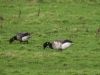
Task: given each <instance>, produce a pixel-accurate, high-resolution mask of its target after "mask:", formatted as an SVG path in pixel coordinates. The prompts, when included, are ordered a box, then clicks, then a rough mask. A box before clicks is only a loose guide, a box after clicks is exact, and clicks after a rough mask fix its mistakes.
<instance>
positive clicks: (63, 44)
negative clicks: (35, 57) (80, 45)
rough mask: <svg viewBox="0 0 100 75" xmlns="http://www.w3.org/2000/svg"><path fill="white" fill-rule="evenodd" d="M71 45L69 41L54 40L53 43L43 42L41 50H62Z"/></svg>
mask: <svg viewBox="0 0 100 75" xmlns="http://www.w3.org/2000/svg"><path fill="white" fill-rule="evenodd" d="M72 43H73V42H72V41H71V40H55V41H53V42H45V43H44V44H43V48H44V49H45V48H47V47H49V48H51V49H57V50H63V49H66V48H68V47H69V46H71V44H72Z"/></svg>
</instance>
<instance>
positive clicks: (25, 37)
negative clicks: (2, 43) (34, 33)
mask: <svg viewBox="0 0 100 75" xmlns="http://www.w3.org/2000/svg"><path fill="white" fill-rule="evenodd" d="M29 38H30V33H28V32H21V33H18V34H16V35H15V36H13V37H12V38H10V40H9V43H12V42H14V41H15V40H17V41H20V42H27V43H28V40H29Z"/></svg>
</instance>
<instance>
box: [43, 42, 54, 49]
mask: <svg viewBox="0 0 100 75" xmlns="http://www.w3.org/2000/svg"><path fill="white" fill-rule="evenodd" d="M51 45H52V44H51V43H50V42H45V43H44V44H43V48H44V49H45V48H46V47H50V48H51Z"/></svg>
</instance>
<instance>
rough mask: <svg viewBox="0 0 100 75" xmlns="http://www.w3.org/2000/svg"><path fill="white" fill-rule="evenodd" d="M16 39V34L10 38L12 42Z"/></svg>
mask: <svg viewBox="0 0 100 75" xmlns="http://www.w3.org/2000/svg"><path fill="white" fill-rule="evenodd" d="M14 40H17V37H16V36H13V37H12V38H10V39H9V43H12V42H13V41H14Z"/></svg>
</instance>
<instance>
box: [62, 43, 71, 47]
mask: <svg viewBox="0 0 100 75" xmlns="http://www.w3.org/2000/svg"><path fill="white" fill-rule="evenodd" d="M70 45H71V43H70V42H66V43H64V44H62V45H61V49H66V48H68V47H69V46H70Z"/></svg>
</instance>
